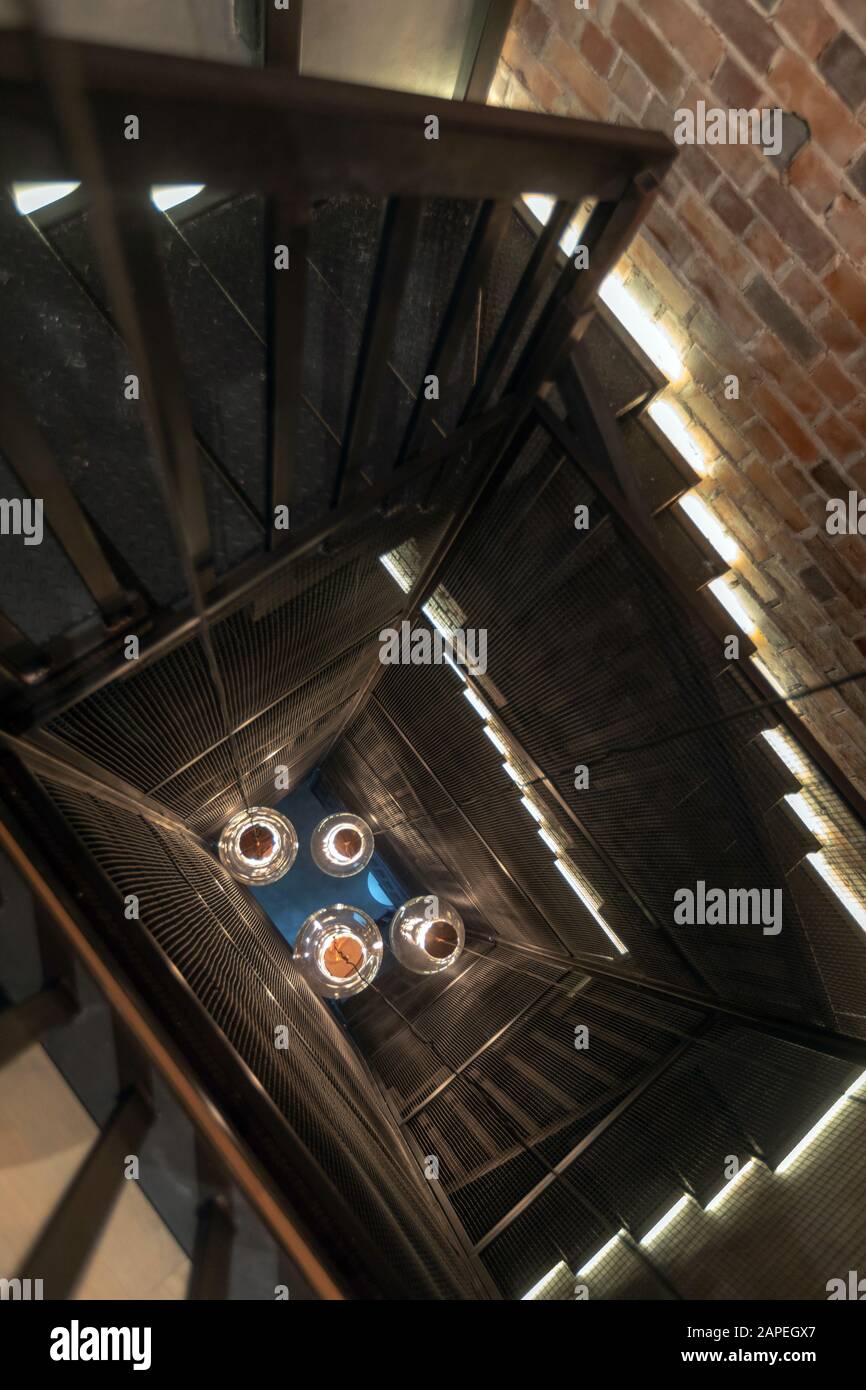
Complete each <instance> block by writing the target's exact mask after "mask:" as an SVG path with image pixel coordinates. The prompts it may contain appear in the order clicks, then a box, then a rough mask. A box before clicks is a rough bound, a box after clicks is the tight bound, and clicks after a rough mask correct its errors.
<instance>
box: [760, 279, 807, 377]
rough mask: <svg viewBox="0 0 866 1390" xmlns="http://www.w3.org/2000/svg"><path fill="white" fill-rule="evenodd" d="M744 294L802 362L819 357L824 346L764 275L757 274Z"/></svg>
mask: <svg viewBox="0 0 866 1390" xmlns="http://www.w3.org/2000/svg"><path fill="white" fill-rule="evenodd" d="M745 296H746V299H747V300H748V302H749V303H750V304H751V306H752V308H753V309H754V310H755V313H756V314H759V315H760V317H761V318H762V319H763V320H764V323H766V324H767V326H768V327H769V328H771V329H772V330H773V332H774V333H775V335H776V337H777V338H779V339H780V341H781V342H782V343H783V344H784V345H785V346H786V347H788V348H790V349H791V351H792V352H795V353H796V354H797V356H798V357H799V359H800V361H801V362H811V361H812V359H813V358H815V357H817V356H818V354H819V353H820V351H821V345H820V343H819V342H818V340H817V338H815V337H814V336H813V334H812V333H810V332H809V330H808V328H806V327H805V325H804V324H802V323H801V322H800V320H799V319H798V318H797V315H796V314H795V313H794V312H793V310H792V309H790V308H789V307H788V305H787V304H786V303H785V301H784V299H783V298H782V296H781V295H780V294H778V293H777V291H776V290H774V289H773V287H772V285H770V284H768V282H767V281H766V280H765V278H764V276H763V275H756V276H755V278H754V279H753V280H752V281H751V282H750V283H749V284H748V285H747V287H746V290H745Z"/></svg>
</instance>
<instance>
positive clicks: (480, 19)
mask: <svg viewBox="0 0 866 1390" xmlns="http://www.w3.org/2000/svg"><path fill="white" fill-rule="evenodd" d="M514 5H515V0H475V3H474V5H473V7H472V19H471V21H470V26H469V33H468V34H467V36H466V43H465V45H464V48H463V56H462V58H461V61H460V71H459V72H458V74H457V80H456V82H455V83H454V92H453V98H454V100H455V101H480V102H484V101H486V100H487V96H488V93H489V91H490V87H491V85H492V83H493V79H494V77H495V76H496V69H497V67H498V65H499V55H500V53H501V52H502V45H503V43H504V42H505V36H506V34H507V33H508V30H509V28H510V27H511V20H512V16H513V14H514Z"/></svg>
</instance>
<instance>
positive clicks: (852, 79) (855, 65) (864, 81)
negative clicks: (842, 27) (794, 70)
mask: <svg viewBox="0 0 866 1390" xmlns="http://www.w3.org/2000/svg"><path fill="white" fill-rule="evenodd" d="M818 70H819V72H820V73H821V74H822V76H823V77H824V79H825V81H827V82H829V83H830V86H831V87H833V88H834V89H835V90H836V91H837V92H838V93H839V95H840V97H841V98H842V100H843V101H845V102H847V104H848V105H849V106H850V107H851V109H852V110H853V111H856V110H857V108H858V106H859V105H860V103H861V102H863V101H866V53H864V52H863V50H862V48H861V47H860V45H859V44H856V43H855V42H854V40H853V39H852V38H851V37H850V36H849V35H848V34H846V33H844V32H840V33H839V34H837V35H836V37H835V39H833V41H832V42H831V43H829V44H828V45H827V47H826V48H825V49H824V51H823V53H822V54H821V57H820V59H819V61H818Z"/></svg>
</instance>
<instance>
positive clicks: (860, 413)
mask: <svg viewBox="0 0 866 1390" xmlns="http://www.w3.org/2000/svg"><path fill="white" fill-rule="evenodd" d="M845 419H846V420H847V421H848V424H849V425H850V426H851V428H852V429H855V430H856V431H857V433H858V434H859V435H860V438H861V439H866V401H864V400H863V399H862V397H861V398H859V399H858V400H857V402H856V404H855V405H852V406H849V407H848V409H847V410H846V411H845Z"/></svg>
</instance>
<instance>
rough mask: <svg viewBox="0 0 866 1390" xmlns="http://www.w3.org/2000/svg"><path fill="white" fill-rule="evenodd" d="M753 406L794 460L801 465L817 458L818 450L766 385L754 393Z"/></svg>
mask: <svg viewBox="0 0 866 1390" xmlns="http://www.w3.org/2000/svg"><path fill="white" fill-rule="evenodd" d="M755 404H756V406H758V407H759V409H760V410H761V411H762V413H763V415H764V418H765V419H766V421H767V422H768V423H769V424H770V425H772V427H773V429H774V430H775V431H776V433H777V434H778V435H779V437H780V439H782V440H783V442H784V443H785V444H787V446H788V449H789V450H790V452H791V453H792V454H793V456H794V458H797V459H800V460H801V462H803V463H811V462H812V461H813V460H814V459H816V458H817V457H818V450H817V449H816V447H815V445H814V443H813V442H812V440H811V439H810V438H809V436H808V435H807V434H806V432H805V430H803V429H802V428H801V426H800V425H798V424H797V421H796V420H795V419H794V417H793V416H792V415H791V414H790V412H789V411H788V410H786V408H785V407H784V406H783V405H782V402H781V401H780V400H779V398H778V396H776V395H774V393H773V392H772V391H771V390H770V388H769V387H768V386H766V385H763V386H759V387H758V389H757V391H756V392H755Z"/></svg>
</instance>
